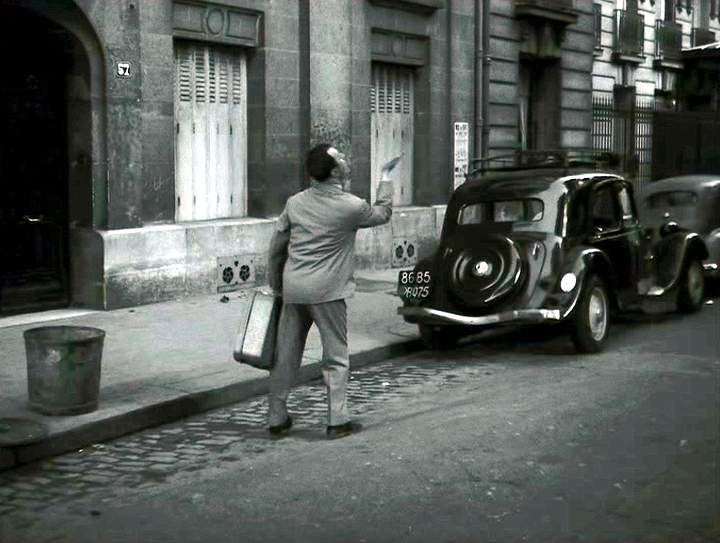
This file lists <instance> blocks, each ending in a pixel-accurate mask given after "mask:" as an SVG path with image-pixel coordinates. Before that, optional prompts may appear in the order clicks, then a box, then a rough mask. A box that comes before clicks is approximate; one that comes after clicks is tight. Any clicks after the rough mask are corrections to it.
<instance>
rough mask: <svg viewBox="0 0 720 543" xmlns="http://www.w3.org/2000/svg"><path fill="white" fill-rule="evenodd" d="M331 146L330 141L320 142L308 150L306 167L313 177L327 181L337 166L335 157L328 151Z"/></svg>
mask: <svg viewBox="0 0 720 543" xmlns="http://www.w3.org/2000/svg"><path fill="white" fill-rule="evenodd" d="M330 147H332V145H330V144H329V143H319V144H317V145H316V146H315V147H313V148H312V149H310V151H309V152H308V154H307V159H306V160H305V167H306V168H307V172H308V174H309V175H310V177H312V178H313V179H317V180H318V181H325V180H326V179H327V178H328V177H330V173H331V172H332V171H333V168H335V166H337V162H335V159H334V158H333V157H331V156H330V155H329V154H328V153H327V151H328V149H330Z"/></svg>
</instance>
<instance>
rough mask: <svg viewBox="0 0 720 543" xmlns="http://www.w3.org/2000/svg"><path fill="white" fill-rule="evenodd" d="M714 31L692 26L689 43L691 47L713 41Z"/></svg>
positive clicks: (714, 40)
mask: <svg viewBox="0 0 720 543" xmlns="http://www.w3.org/2000/svg"><path fill="white" fill-rule="evenodd" d="M716 41H717V40H716V39H715V32H713V31H712V30H710V29H707V28H693V29H692V34H691V43H692V46H693V47H697V46H699V45H706V44H708V43H715V42H716Z"/></svg>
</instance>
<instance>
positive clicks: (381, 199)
mask: <svg viewBox="0 0 720 543" xmlns="http://www.w3.org/2000/svg"><path fill="white" fill-rule="evenodd" d="M392 199H393V186H392V182H391V181H390V180H389V179H383V180H382V181H380V183H379V184H378V191H377V199H376V200H375V203H374V204H373V205H370V204H368V203H367V202H363V207H362V209H361V210H360V219H359V220H358V228H370V227H371V226H378V225H380V224H385V223H386V222H388V221H389V220H390V217H391V216H392Z"/></svg>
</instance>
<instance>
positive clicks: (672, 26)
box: [655, 21, 682, 60]
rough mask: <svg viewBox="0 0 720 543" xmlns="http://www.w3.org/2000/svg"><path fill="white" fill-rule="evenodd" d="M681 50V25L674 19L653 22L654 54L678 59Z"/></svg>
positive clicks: (663, 57)
mask: <svg viewBox="0 0 720 543" xmlns="http://www.w3.org/2000/svg"><path fill="white" fill-rule="evenodd" d="M681 51H682V26H681V25H680V24H679V23H676V22H674V21H656V22H655V56H656V57H657V58H658V59H667V60H679V59H680V52H681Z"/></svg>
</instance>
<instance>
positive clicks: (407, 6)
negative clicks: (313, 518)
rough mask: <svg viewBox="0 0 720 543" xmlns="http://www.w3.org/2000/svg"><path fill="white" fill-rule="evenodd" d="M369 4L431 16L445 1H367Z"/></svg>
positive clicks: (443, 5)
mask: <svg viewBox="0 0 720 543" xmlns="http://www.w3.org/2000/svg"><path fill="white" fill-rule="evenodd" d="M368 1H369V2H370V3H371V4H374V5H376V6H380V7H384V8H392V9H399V10H402V11H410V12H414V13H422V14H424V15H431V14H433V13H435V11H437V10H438V9H443V8H444V7H445V0H368Z"/></svg>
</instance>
